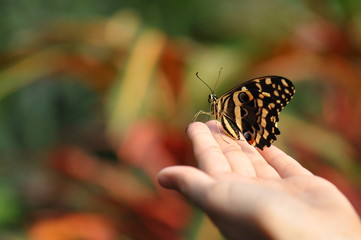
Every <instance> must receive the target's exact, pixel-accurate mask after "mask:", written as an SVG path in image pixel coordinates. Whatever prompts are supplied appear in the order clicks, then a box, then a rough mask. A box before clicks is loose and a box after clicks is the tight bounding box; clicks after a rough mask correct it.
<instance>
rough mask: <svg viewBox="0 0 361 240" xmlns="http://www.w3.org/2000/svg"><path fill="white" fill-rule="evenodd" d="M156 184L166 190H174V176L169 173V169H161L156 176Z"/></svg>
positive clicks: (175, 185) (175, 184) (175, 186)
mask: <svg viewBox="0 0 361 240" xmlns="http://www.w3.org/2000/svg"><path fill="white" fill-rule="evenodd" d="M157 180H158V183H159V184H160V185H161V186H162V187H164V188H167V189H176V188H177V183H176V181H175V179H174V176H173V175H172V174H171V173H169V168H164V169H162V170H161V171H160V172H159V173H158V175H157Z"/></svg>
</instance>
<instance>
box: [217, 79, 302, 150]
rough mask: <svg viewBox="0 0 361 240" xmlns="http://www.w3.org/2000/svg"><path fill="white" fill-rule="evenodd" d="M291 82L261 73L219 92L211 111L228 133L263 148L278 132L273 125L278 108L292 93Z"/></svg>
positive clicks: (280, 107)
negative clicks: (261, 75)
mask: <svg viewBox="0 0 361 240" xmlns="http://www.w3.org/2000/svg"><path fill="white" fill-rule="evenodd" d="M294 92H295V88H294V86H293V84H292V82H291V81H290V80H288V79H286V78H283V77H279V76H265V77H260V78H255V79H252V80H249V81H247V82H245V83H242V84H240V85H238V86H236V87H235V88H233V89H231V90H229V91H228V92H226V93H225V94H223V95H222V96H221V97H220V98H219V99H218V101H217V103H216V104H220V106H219V107H218V109H220V111H219V112H217V113H216V114H215V115H216V117H217V119H219V120H220V121H221V123H222V127H223V128H224V129H225V131H226V132H227V134H228V135H230V137H232V138H234V139H239V134H242V135H243V136H244V137H245V139H246V140H247V141H248V143H249V144H251V145H253V146H256V147H258V148H260V149H263V148H264V146H270V145H271V143H272V142H273V141H275V140H276V139H277V138H276V135H279V134H280V131H279V129H278V127H277V122H278V120H279V118H278V115H279V113H280V111H281V110H282V109H283V108H284V107H285V106H286V105H287V103H288V102H289V101H290V100H291V98H292V97H293V94H294Z"/></svg>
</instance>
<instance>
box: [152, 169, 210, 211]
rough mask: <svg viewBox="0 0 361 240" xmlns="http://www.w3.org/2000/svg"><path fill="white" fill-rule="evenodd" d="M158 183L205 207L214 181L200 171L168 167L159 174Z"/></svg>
mask: <svg viewBox="0 0 361 240" xmlns="http://www.w3.org/2000/svg"><path fill="white" fill-rule="evenodd" d="M157 178H158V182H159V184H160V185H162V186H163V187H165V188H167V189H173V190H176V191H178V192H180V193H182V194H183V195H184V196H185V197H187V198H188V199H190V200H191V201H193V202H195V203H196V204H199V205H200V206H202V205H204V204H205V203H204V196H205V195H206V191H207V190H208V189H209V187H210V186H211V185H212V184H213V183H214V179H213V178H211V177H210V176H209V175H207V174H206V173H204V172H202V171H201V170H199V169H196V168H194V167H190V166H173V167H167V168H164V169H163V170H161V171H160V172H159V173H158V177H157Z"/></svg>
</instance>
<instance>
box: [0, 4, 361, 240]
mask: <svg viewBox="0 0 361 240" xmlns="http://www.w3.org/2000/svg"><path fill="white" fill-rule="evenodd" d="M0 3H1V8H0V21H1V25H0V35H1V38H0V54H1V55H0V238H1V239H9V240H12V239H14V240H15V239H16V240H21V239H34V240H49V239H51V240H53V239H54V240H55V239H59V240H67V239H69V240H70V239H72V240H73V239H84V240H113V239H137V240H138V239H140V240H142V239H160V240H162V239H180V240H181V239H210V240H212V239H221V236H220V234H219V233H218V231H217V230H216V229H215V228H214V226H213V225H212V223H211V222H210V221H209V220H208V219H207V217H206V216H204V215H203V214H202V212H200V211H199V210H198V209H197V208H195V207H194V206H193V205H191V204H190V203H188V202H187V201H186V200H184V199H183V198H182V197H181V196H180V195H179V194H177V193H175V192H171V191H167V190H164V189H161V188H160V186H159V185H158V184H157V182H156V180H155V177H156V174H157V173H158V171H159V170H160V169H162V168H164V167H166V166H169V165H176V164H178V165H179V164H183V165H195V162H194V159H193V156H192V149H191V145H190V142H189V140H188V139H187V137H186V134H185V132H184V130H185V127H186V126H187V125H188V124H189V123H190V121H191V120H192V118H193V116H194V114H195V113H196V112H197V111H199V110H200V109H203V110H208V109H209V106H208V102H207V97H208V94H209V89H208V88H207V87H206V86H205V85H204V84H203V83H201V82H200V81H199V80H198V79H197V78H196V77H195V73H196V72H197V71H198V72H199V73H200V76H201V77H202V78H203V79H204V80H205V81H206V82H207V83H208V84H209V85H211V86H213V84H214V82H215V80H216V78H217V75H218V71H219V69H220V67H221V66H223V67H224V69H223V72H222V75H221V79H220V82H219V84H218V87H217V89H216V93H217V94H218V95H221V94H222V92H224V91H225V90H227V89H229V88H231V87H232V86H234V85H236V84H239V83H241V82H242V81H245V80H248V79H250V78H254V77H259V76H263V75H270V74H272V75H281V76H284V77H287V78H289V79H291V80H292V81H293V82H294V84H295V86H296V89H297V92H296V95H295V97H294V99H293V100H292V101H291V103H290V104H289V105H288V106H287V108H286V109H285V110H284V111H283V112H282V114H281V117H280V123H279V126H280V130H281V132H282V134H281V135H280V137H279V139H278V141H277V142H276V143H275V145H277V146H278V147H280V148H282V149H283V150H284V151H286V152H287V153H289V154H290V155H291V156H293V157H294V158H296V159H297V160H298V161H299V162H300V163H302V164H303V165H304V166H306V167H307V168H308V169H310V170H311V171H312V172H313V173H315V174H317V175H320V176H322V177H325V178H327V179H328V180H330V181H331V182H333V183H334V184H336V186H337V187H338V188H339V189H340V190H341V191H342V192H343V193H344V194H345V195H346V196H347V197H348V198H349V199H350V201H351V202H352V204H353V206H354V207H355V208H356V209H357V211H358V213H359V214H360V213H361V174H360V172H361V128H360V123H361V95H360V94H361V2H360V1H358V0H320V1H307V0H287V1H286V0H274V1H268V0H259V1H235V0H233V1H232V0H228V1H221V0H207V1H206V0H200V1H191V0H183V1H166V0H152V1H146V0H124V1H115V0H106V1H96V0H86V1H85V0H78V1H69V0H53V1H46V0H32V1H26V0H16V1H6V0H2V1H0ZM207 119H208V118H207V117H204V118H200V120H202V121H206V120H207Z"/></svg>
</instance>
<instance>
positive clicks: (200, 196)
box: [158, 121, 361, 240]
mask: <svg viewBox="0 0 361 240" xmlns="http://www.w3.org/2000/svg"><path fill="white" fill-rule="evenodd" d="M220 130H221V129H220ZM187 132H188V135H189V137H190V138H191V140H192V142H193V148H194V154H195V157H196V159H197V161H198V167H199V169H197V168H194V167H190V166H172V167H168V168H165V169H163V170H162V171H161V172H160V173H159V175H158V181H159V183H160V184H161V185H162V186H163V187H165V188H168V189H174V190H177V191H179V192H180V193H182V194H183V195H184V196H185V197H187V198H188V199H190V200H191V201H193V202H194V203H195V204H196V205H198V206H199V207H200V208H201V209H203V210H204V211H205V212H206V213H207V214H208V216H209V217H210V218H211V219H212V220H213V222H214V223H215V224H216V225H217V227H218V228H219V229H220V231H221V232H222V233H223V234H224V236H225V237H227V239H287V240H288V239H327V240H330V239H361V222H360V218H359V216H358V215H357V213H356V211H355V210H354V208H353V207H352V206H351V204H350V202H349V201H348V200H347V199H346V197H345V196H344V195H343V194H342V193H341V192H340V191H339V190H338V189H337V188H336V187H335V186H334V185H333V184H331V183H330V182H328V181H327V180H325V179H323V178H320V177H317V176H315V175H313V174H312V173H311V172H309V171H308V170H307V169H305V168H303V167H302V166H301V165H300V164H299V163H298V162H297V161H296V160H294V159H293V158H291V157H290V156H288V155H286V154H285V153H284V152H282V151H281V150H280V149H278V148H277V147H275V146H271V147H270V148H266V149H264V150H263V151H261V150H257V149H255V148H254V147H253V146H250V145H249V144H248V143H247V142H246V141H233V140H232V139H230V138H229V137H227V136H225V135H222V137H221V135H220V133H219V132H220V131H219V129H218V128H217V122H216V121H209V122H208V123H207V124H204V123H200V122H195V123H193V124H191V125H190V126H189V128H188V131H187ZM222 138H223V139H222ZM225 140H226V141H227V142H226V141H225Z"/></svg>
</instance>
